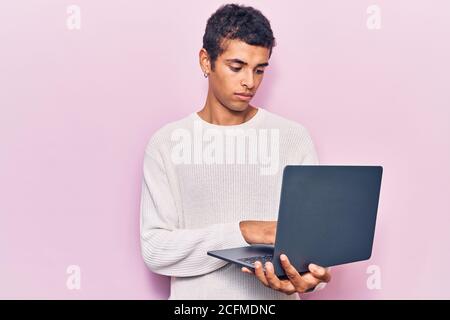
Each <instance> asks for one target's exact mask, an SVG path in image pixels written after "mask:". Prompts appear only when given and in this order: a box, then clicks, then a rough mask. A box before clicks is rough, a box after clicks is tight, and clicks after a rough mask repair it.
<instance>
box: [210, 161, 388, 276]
mask: <svg viewBox="0 0 450 320" xmlns="http://www.w3.org/2000/svg"><path fill="white" fill-rule="evenodd" d="M382 173H383V168H382V167H381V166H345V165H340V166H331V165H288V166H286V167H285V168H284V170H283V181H282V187H281V198H280V207H279V211H278V222H277V232H276V239H275V245H274V246H270V245H251V246H246V247H241V248H231V249H224V250H215V251H208V255H210V256H213V257H216V258H219V259H223V260H226V261H229V262H232V263H236V264H238V265H241V266H245V267H247V268H249V269H251V270H253V269H254V262H255V261H257V260H259V261H261V262H262V263H263V265H264V263H265V261H272V263H273V264H274V268H275V273H276V275H277V276H279V277H281V278H285V273H284V271H283V268H282V267H281V264H280V260H279V257H280V255H281V254H282V253H285V254H286V255H287V256H288V257H289V260H290V262H291V263H292V264H293V265H294V266H295V267H296V269H297V270H298V271H299V272H301V273H304V272H308V265H309V264H310V263H315V264H318V265H320V266H323V267H329V266H335V265H340V264H345V263H350V262H356V261H362V260H367V259H369V258H370V256H371V255H372V246H373V238H374V233H375V224H376V216H377V210H378V200H379V196H380V187H381V177H382Z"/></svg>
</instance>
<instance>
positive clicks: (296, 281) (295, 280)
mask: <svg viewBox="0 0 450 320" xmlns="http://www.w3.org/2000/svg"><path fill="white" fill-rule="evenodd" d="M280 261H281V266H282V267H283V269H284V271H285V273H286V275H287V276H288V278H289V280H290V281H291V282H292V284H293V285H294V287H295V288H296V290H297V291H299V292H301V291H305V290H307V289H308V288H309V286H308V282H307V281H306V280H305V279H304V278H303V277H302V276H301V275H300V273H298V271H297V269H295V267H294V266H293V265H292V264H291V262H290V261H289V258H288V257H287V256H286V255H285V254H282V255H281V256H280Z"/></svg>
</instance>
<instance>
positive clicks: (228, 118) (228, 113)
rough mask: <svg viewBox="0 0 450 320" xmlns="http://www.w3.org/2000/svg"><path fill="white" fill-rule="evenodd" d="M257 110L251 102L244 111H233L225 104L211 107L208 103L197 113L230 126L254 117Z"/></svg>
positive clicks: (216, 122) (209, 120)
mask: <svg viewBox="0 0 450 320" xmlns="http://www.w3.org/2000/svg"><path fill="white" fill-rule="evenodd" d="M257 112H258V109H257V108H255V107H253V106H251V105H250V104H249V105H248V107H247V108H246V109H245V110H243V111H233V110H230V109H228V108H226V107H223V106H220V107H214V106H213V107H211V106H210V105H208V104H206V105H205V106H204V107H203V109H202V110H200V111H199V112H197V114H198V115H199V116H200V118H202V119H203V120H205V121H206V122H209V123H212V124H216V125H221V126H230V125H239V124H242V123H244V122H247V121H248V120H250V119H251V118H253V116H254V115H255V114H256V113H257Z"/></svg>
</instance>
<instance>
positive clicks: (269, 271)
mask: <svg viewBox="0 0 450 320" xmlns="http://www.w3.org/2000/svg"><path fill="white" fill-rule="evenodd" d="M266 279H267V281H268V282H269V286H270V287H271V288H272V289H274V290H277V291H280V289H281V281H280V279H278V277H277V276H276V275H275V271H274V268H273V264H272V263H271V262H266Z"/></svg>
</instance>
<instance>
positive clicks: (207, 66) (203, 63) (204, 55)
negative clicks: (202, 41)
mask: <svg viewBox="0 0 450 320" xmlns="http://www.w3.org/2000/svg"><path fill="white" fill-rule="evenodd" d="M199 63H200V67H201V68H202V70H203V72H204V73H210V72H211V60H210V58H209V54H208V51H206V49H205V48H201V49H200V52H199Z"/></svg>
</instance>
